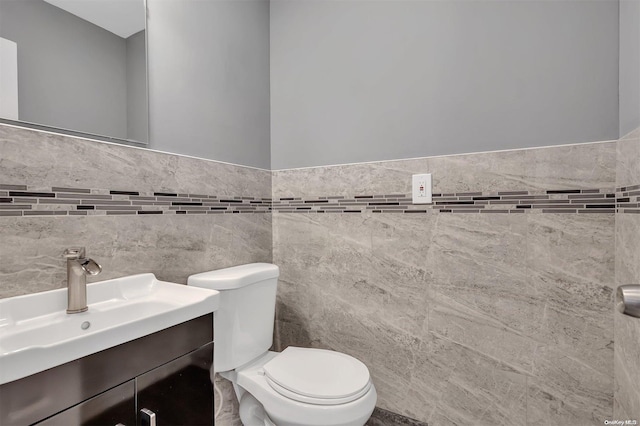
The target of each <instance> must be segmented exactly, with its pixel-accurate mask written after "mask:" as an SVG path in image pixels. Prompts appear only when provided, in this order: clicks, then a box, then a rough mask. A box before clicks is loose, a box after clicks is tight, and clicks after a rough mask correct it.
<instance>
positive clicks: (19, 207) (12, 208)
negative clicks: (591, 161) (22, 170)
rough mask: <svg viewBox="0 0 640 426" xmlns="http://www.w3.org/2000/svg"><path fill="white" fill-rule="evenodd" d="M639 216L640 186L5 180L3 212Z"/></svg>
mask: <svg viewBox="0 0 640 426" xmlns="http://www.w3.org/2000/svg"><path fill="white" fill-rule="evenodd" d="M272 211H274V212H276V213H363V212H371V213H412V214H416V213H417V214H420V213H422V214H433V213H438V214H439V213H454V214H455V213H464V214H469V213H493V214H496V213H498V214H500V213H503V214H504V213H507V214H524V213H528V214H540V213H574V214H593V213H640V185H631V186H626V187H620V188H616V189H615V190H614V189H565V190H546V191H497V192H457V193H438V194H433V203H432V204H411V196H410V195H409V194H389V195H356V196H353V197H346V196H326V197H312V198H302V197H281V198H278V199H275V200H272V199H271V198H259V197H241V196H233V197H231V196H216V195H201V194H184V193H178V192H140V191H124V190H104V189H87V188H66V187H55V186H54V187H51V188H32V187H28V186H27V185H4V184H0V217H1V216H100V215H158V214H178V215H180V214H237V213H270V212H272Z"/></svg>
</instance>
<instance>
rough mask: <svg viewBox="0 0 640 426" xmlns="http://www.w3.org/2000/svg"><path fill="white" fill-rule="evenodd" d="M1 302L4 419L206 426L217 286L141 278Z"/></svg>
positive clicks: (0, 409) (0, 413) (0, 412)
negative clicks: (74, 299)
mask: <svg viewBox="0 0 640 426" xmlns="http://www.w3.org/2000/svg"><path fill="white" fill-rule="evenodd" d="M66 295H67V290H66V289H59V290H53V291H48V292H43V293H36V294H32V295H27V296H18V297H13V298H9V299H3V300H0V424H1V425H3V426H5V425H6V426H8V425H28V424H38V425H47V426H51V425H60V426H63V425H64V426H69V425H83V424H86V425H114V426H115V425H125V426H131V425H141V426H142V425H150V426H151V425H178V424H188V425H212V424H213V423H214V418H213V416H214V415H213V412H214V406H213V405H214V404H213V395H214V394H213V388H212V384H211V380H210V367H211V366H212V364H213V312H214V311H215V310H216V309H217V308H218V305H219V293H218V292H216V291H211V290H205V289H199V288H195V287H188V286H184V285H180V284H173V283H167V282H163V281H159V280H157V279H156V278H155V276H154V275H153V274H140V275H134V276H131V277H124V278H119V279H115V280H108V281H102V282H98V283H93V284H88V285H87V302H88V307H89V309H88V310H87V311H86V312H82V313H79V314H72V315H70V314H67V313H66V308H67V300H66V297H67V296H66Z"/></svg>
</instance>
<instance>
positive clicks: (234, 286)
mask: <svg viewBox="0 0 640 426" xmlns="http://www.w3.org/2000/svg"><path fill="white" fill-rule="evenodd" d="M278 276H279V269H278V267H277V266H276V265H272V264H269V263H252V264H248V265H240V266H234V267H232V268H226V269H219V270H215V271H210V272H203V273H200V274H196V275H192V276H190V277H189V279H188V281H187V283H188V285H192V286H196V287H203V288H208V289H213V290H218V291H219V292H220V308H219V309H218V311H216V313H215V322H214V338H215V345H214V358H213V370H214V372H215V373H219V374H220V375H221V376H222V377H224V378H226V379H228V380H229V381H231V382H232V383H233V386H234V389H235V392H236V396H237V397H238V401H239V403H240V419H241V420H242V423H243V424H244V425H245V426H363V425H364V424H365V423H366V422H367V420H368V419H369V417H370V416H371V413H372V412H373V409H374V407H375V405H376V399H377V394H376V389H375V387H374V386H373V383H372V382H371V377H370V376H369V370H368V369H367V367H366V366H365V365H364V364H363V363H362V362H361V361H359V360H357V359H356V358H354V357H352V356H349V355H346V354H343V353H340V352H335V351H329V350H324V349H310V348H298V347H293V346H289V347H288V348H286V349H285V350H284V351H282V352H280V353H278V352H272V351H269V348H270V347H271V344H272V343H273V325H274V314H275V304H276V289H277V286H278Z"/></svg>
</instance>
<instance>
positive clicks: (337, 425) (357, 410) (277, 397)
mask: <svg viewBox="0 0 640 426" xmlns="http://www.w3.org/2000/svg"><path fill="white" fill-rule="evenodd" d="M297 349H301V348H297ZM302 350H303V351H318V350H319V349H306V348H303V349H302ZM283 352H284V351H283ZM280 356H282V353H277V352H267V353H265V354H264V355H262V356H260V357H258V358H256V359H254V360H253V361H251V362H250V363H247V364H245V365H244V366H242V367H239V368H237V369H235V370H234V371H231V372H223V373H220V374H221V375H222V376H223V377H225V378H227V379H229V380H231V381H232V382H233V383H234V384H236V385H237V386H238V388H239V389H241V390H243V391H247V392H249V393H251V394H252V395H253V396H254V397H255V398H256V399H257V400H258V402H260V403H261V404H262V405H263V406H264V409H265V411H266V413H267V415H268V416H269V418H270V419H271V421H272V422H273V423H275V424H276V425H278V426H301V425H305V426H362V425H363V424H365V423H366V421H367V419H368V418H369V417H370V416H371V413H372V412H373V409H374V407H375V404H376V400H377V392H376V388H375V386H374V384H373V383H372V382H371V383H370V384H368V385H367V386H366V389H367V390H366V391H364V393H363V395H362V396H361V397H359V398H357V399H354V400H352V401H351V402H347V403H339V402H338V401H337V400H336V399H333V400H331V402H330V401H322V399H313V398H310V399H309V400H310V401H312V402H303V401H299V400H296V399H293V398H290V397H288V396H286V395H284V394H283V393H280V392H278V391H277V390H276V389H275V388H274V386H273V385H272V384H270V383H268V378H267V376H266V374H265V371H264V366H265V365H266V364H267V363H269V362H270V361H272V360H274V359H276V358H278V357H280ZM370 381H371V380H370V379H369V380H368V383H369V382H370ZM296 398H297V399H300V396H296ZM322 402H327V403H328V402H330V403H328V404H322Z"/></svg>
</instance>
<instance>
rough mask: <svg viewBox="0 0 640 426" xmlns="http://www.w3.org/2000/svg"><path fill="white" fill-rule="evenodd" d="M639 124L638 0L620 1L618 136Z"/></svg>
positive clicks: (639, 55)
mask: <svg viewBox="0 0 640 426" xmlns="http://www.w3.org/2000/svg"><path fill="white" fill-rule="evenodd" d="M639 126H640V1H638V0H620V137H622V136H624V135H626V134H627V133H629V132H631V131H632V130H635V129H636V128H638V127H639Z"/></svg>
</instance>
